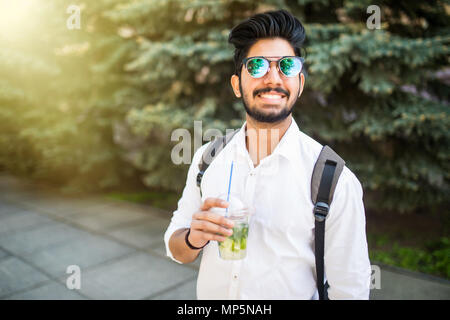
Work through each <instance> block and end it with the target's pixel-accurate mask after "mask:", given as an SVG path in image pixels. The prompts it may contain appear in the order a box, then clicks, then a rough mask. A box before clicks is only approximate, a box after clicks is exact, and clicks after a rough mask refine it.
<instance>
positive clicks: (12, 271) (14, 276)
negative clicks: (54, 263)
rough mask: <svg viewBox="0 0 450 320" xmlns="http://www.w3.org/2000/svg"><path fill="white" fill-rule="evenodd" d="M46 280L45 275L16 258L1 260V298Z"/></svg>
mask: <svg viewBox="0 0 450 320" xmlns="http://www.w3.org/2000/svg"><path fill="white" fill-rule="evenodd" d="M46 280H49V278H48V277H47V276H46V275H45V274H43V273H42V272H40V271H38V270H36V269H35V268H33V267H31V266H29V265H28V264H26V263H24V262H23V261H21V260H19V259H17V258H16V257H8V258H5V259H3V260H0V298H2V297H5V296H7V295H10V294H12V293H14V292H16V291H19V290H22V289H26V288H28V287H31V286H33V285H36V284H38V283H40V282H43V281H46Z"/></svg>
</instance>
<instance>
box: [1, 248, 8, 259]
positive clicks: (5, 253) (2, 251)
mask: <svg viewBox="0 0 450 320" xmlns="http://www.w3.org/2000/svg"><path fill="white" fill-rule="evenodd" d="M8 256H10V254H9V253H8V252H6V251H5V250H3V249H1V248H0V260H2V259H3V258H6V257H8Z"/></svg>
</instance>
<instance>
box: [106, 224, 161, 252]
mask: <svg viewBox="0 0 450 320" xmlns="http://www.w3.org/2000/svg"><path fill="white" fill-rule="evenodd" d="M168 225H169V223H168V222H167V221H166V220H163V219H160V218H150V219H148V220H146V221H145V222H143V223H137V224H134V225H129V226H124V227H121V228H120V229H116V230H113V231H109V232H108V234H109V235H111V236H112V237H114V238H117V239H119V240H121V241H123V242H125V243H128V244H131V245H133V246H136V247H139V248H147V247H149V246H151V245H154V244H157V243H159V242H161V241H164V240H163V238H164V232H165V230H166V228H167V226H168Z"/></svg>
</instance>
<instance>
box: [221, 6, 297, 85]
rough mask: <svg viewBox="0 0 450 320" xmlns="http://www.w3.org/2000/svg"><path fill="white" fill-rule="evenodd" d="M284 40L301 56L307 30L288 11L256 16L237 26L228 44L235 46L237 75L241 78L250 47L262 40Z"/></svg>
mask: <svg viewBox="0 0 450 320" xmlns="http://www.w3.org/2000/svg"><path fill="white" fill-rule="evenodd" d="M275 37H278V38H283V39H285V40H287V41H288V42H289V43H290V44H291V46H292V48H293V49H294V52H295V55H297V56H299V57H300V56H301V49H302V47H303V42H304V41H305V28H304V27H303V25H302V24H301V22H300V21H299V20H298V19H297V18H296V17H294V16H293V15H292V14H290V13H289V12H287V11H286V10H278V11H267V12H264V13H259V14H256V15H254V16H252V17H250V18H249V19H247V20H244V21H243V22H241V23H239V24H238V25H237V26H235V27H234V28H233V29H232V30H231V32H230V35H229V36H228V43H231V44H233V45H234V47H235V50H234V65H235V74H236V75H238V76H239V77H240V76H241V67H242V60H244V59H245V58H246V57H247V54H248V51H249V50H250V47H251V46H252V45H253V44H255V43H256V42H257V41H258V40H260V39H267V38H269V39H270V38H275Z"/></svg>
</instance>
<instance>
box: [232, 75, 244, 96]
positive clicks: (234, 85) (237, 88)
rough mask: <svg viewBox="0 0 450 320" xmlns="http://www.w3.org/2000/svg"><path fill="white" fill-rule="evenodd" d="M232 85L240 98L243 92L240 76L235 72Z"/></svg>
mask: <svg viewBox="0 0 450 320" xmlns="http://www.w3.org/2000/svg"><path fill="white" fill-rule="evenodd" d="M231 87H232V88H233V91H234V94H235V95H236V97H238V98H240V97H241V96H242V93H241V90H239V77H238V76H237V75H235V74H233V75H232V76H231Z"/></svg>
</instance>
